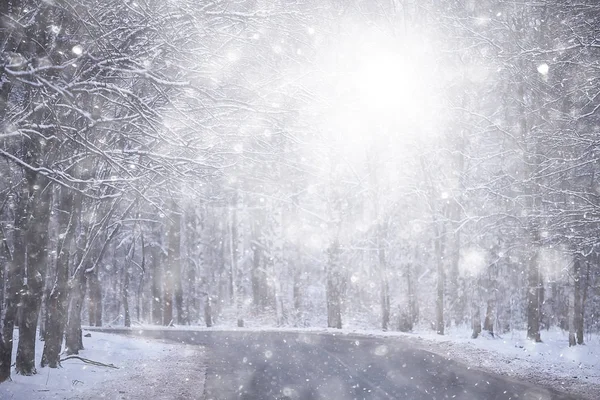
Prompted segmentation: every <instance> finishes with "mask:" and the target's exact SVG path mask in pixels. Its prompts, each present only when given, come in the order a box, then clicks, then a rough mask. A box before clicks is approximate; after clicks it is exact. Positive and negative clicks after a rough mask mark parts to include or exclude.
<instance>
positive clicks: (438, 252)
mask: <svg viewBox="0 0 600 400" xmlns="http://www.w3.org/2000/svg"><path fill="white" fill-rule="evenodd" d="M434 223H435V222H434ZM436 233H437V235H436V236H437V237H436V239H435V258H436V262H437V284H436V293H437V296H436V302H435V315H436V324H435V330H436V332H437V334H438V335H443V334H444V280H445V276H444V275H445V274H444V257H443V251H444V249H443V243H442V237H441V235H440V233H439V232H436Z"/></svg>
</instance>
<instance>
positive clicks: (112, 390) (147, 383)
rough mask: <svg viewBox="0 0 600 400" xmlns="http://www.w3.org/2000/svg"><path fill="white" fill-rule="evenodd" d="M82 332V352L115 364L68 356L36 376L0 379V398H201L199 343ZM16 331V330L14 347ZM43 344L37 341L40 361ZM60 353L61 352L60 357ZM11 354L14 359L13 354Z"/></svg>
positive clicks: (202, 373) (202, 375)
mask: <svg viewBox="0 0 600 400" xmlns="http://www.w3.org/2000/svg"><path fill="white" fill-rule="evenodd" d="M91 335H92V336H91V337H84V342H83V344H84V346H85V350H83V351H81V352H80V356H81V357H83V358H86V359H90V360H94V361H99V362H102V363H105V364H114V365H115V366H117V367H119V369H112V368H107V367H98V366H93V365H89V364H85V363H83V362H81V361H79V360H67V361H64V362H63V363H62V366H63V368H56V369H52V368H39V367H38V374H37V375H34V376H21V375H17V374H16V373H15V372H14V370H13V373H12V379H13V381H12V382H6V383H2V384H0V399H15V400H24V399H28V400H46V399H80V400H88V399H99V398H106V399H122V398H127V399H132V400H133V399H147V398H148V393H152V397H151V398H153V399H155V398H156V399H174V398H201V397H202V393H203V392H204V379H205V375H206V367H205V362H204V349H203V348H202V347H200V346H188V345H181V344H170V343H166V342H162V341H158V340H150V339H142V338H132V337H126V336H120V335H114V334H107V333H101V332H91ZM17 340H18V332H16V333H15V346H14V351H15V352H16V348H17V346H16V342H17ZM43 346H44V343H43V342H38V343H37V345H36V362H37V363H38V365H39V360H40V359H41V354H42V350H43ZM63 357H64V356H63ZM13 359H14V358H13Z"/></svg>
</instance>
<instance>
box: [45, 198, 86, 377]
mask: <svg viewBox="0 0 600 400" xmlns="http://www.w3.org/2000/svg"><path fill="white" fill-rule="evenodd" d="M77 197H78V202H77V203H78V204H77V205H75V207H74V204H73V203H74V196H73V193H72V192H70V191H68V189H66V188H61V203H60V204H59V206H58V209H57V213H58V218H57V222H58V225H59V229H60V232H61V236H62V239H61V240H60V241H59V242H58V249H57V259H56V278H55V282H54V286H53V287H52V290H51V291H50V295H49V296H48V298H47V301H46V324H45V325H46V327H45V334H44V352H43V354H42V361H41V366H42V367H45V366H49V367H50V368H57V367H58V366H59V364H60V350H61V346H62V341H63V336H64V329H65V323H66V320H67V317H66V314H67V305H68V303H67V296H68V291H69V285H68V283H69V260H70V257H71V252H70V247H71V244H72V240H73V234H74V233H75V221H76V220H77V218H78V217H77V215H78V214H79V211H80V206H81V198H80V196H77ZM72 210H75V212H72Z"/></svg>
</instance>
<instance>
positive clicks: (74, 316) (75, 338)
mask: <svg viewBox="0 0 600 400" xmlns="http://www.w3.org/2000/svg"><path fill="white" fill-rule="evenodd" d="M84 272H85V270H84V268H80V270H79V271H77V272H76V273H75V275H74V276H73V277H72V280H73V287H72V289H71V305H70V307H69V321H68V323H67V330H66V336H65V347H66V353H67V354H79V350H83V339H82V334H81V308H82V306H83V299H84V296H85V286H86V275H85V273H84Z"/></svg>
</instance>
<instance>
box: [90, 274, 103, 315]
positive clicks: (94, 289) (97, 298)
mask: <svg viewBox="0 0 600 400" xmlns="http://www.w3.org/2000/svg"><path fill="white" fill-rule="evenodd" d="M87 281H88V316H89V322H90V325H91V326H102V287H101V286H100V279H98V270H97V269H94V270H93V271H92V272H90V273H89V274H88V276H87Z"/></svg>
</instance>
